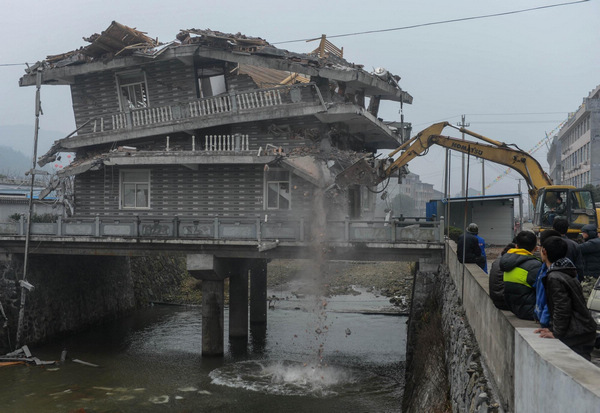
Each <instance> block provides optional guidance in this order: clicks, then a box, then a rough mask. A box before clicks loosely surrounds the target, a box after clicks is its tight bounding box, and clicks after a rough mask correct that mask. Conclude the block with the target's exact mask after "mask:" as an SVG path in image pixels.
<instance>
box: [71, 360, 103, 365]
mask: <svg viewBox="0 0 600 413" xmlns="http://www.w3.org/2000/svg"><path fill="white" fill-rule="evenodd" d="M73 362H74V363H79V364H83V365H84V366H90V367H100V366H99V365H97V364H93V363H88V362H87V361H83V360H79V359H73Z"/></svg>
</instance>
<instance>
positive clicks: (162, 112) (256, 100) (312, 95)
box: [79, 83, 325, 134]
mask: <svg viewBox="0 0 600 413" xmlns="http://www.w3.org/2000/svg"><path fill="white" fill-rule="evenodd" d="M307 92H308V93H307ZM298 103H314V104H320V105H323V106H325V102H324V101H323V97H322V96H321V93H320V91H319V89H318V88H317V86H316V85H315V84H314V83H305V84H297V85H291V86H280V87H276V88H270V89H255V90H244V91H231V92H229V93H228V94H224V95H219V96H212V97H207V98H202V99H196V100H193V101H189V102H182V103H179V104H175V105H169V106H159V107H149V108H143V109H135V110H132V111H130V112H119V113H115V114H112V115H108V116H106V117H98V118H96V119H94V120H93V121H91V122H90V124H88V125H85V126H84V127H82V128H81V129H80V130H79V133H80V134H86V133H96V132H105V131H111V130H120V129H132V128H137V127H144V126H151V125H161V124H168V123H172V122H174V121H178V120H182V119H193V118H200V117H205V116H213V115H219V114H228V113H230V114H235V113H240V112H245V111H253V110H261V109H265V108H271V107H277V106H285V105H292V104H298Z"/></svg>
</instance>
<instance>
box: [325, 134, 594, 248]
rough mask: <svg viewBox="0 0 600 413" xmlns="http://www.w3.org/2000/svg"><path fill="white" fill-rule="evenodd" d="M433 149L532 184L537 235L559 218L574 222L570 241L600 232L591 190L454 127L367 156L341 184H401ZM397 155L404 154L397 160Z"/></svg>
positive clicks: (501, 144) (508, 146)
mask: <svg viewBox="0 0 600 413" xmlns="http://www.w3.org/2000/svg"><path fill="white" fill-rule="evenodd" d="M446 127H451V128H454V129H456V130H458V131H460V132H461V133H464V134H467V135H469V136H471V137H474V138H476V139H478V140H480V141H483V142H477V141H468V140H463V139H459V138H453V137H450V136H444V135H441V133H442V131H443V129H444V128H446ZM433 145H439V146H442V147H444V148H447V149H449V150H453V151H457V152H462V153H465V154H469V155H472V156H475V157H477V158H481V159H485V160H486V161H490V162H494V163H497V164H501V165H505V166H507V167H509V168H512V169H514V170H515V171H517V172H518V173H519V174H520V175H521V176H522V177H523V178H524V180H525V182H526V183H527V188H528V193H529V197H530V199H531V202H532V204H533V205H534V217H533V220H532V223H533V230H534V231H535V232H536V233H539V232H540V231H544V230H546V229H550V228H552V223H553V221H554V219H556V218H559V217H561V218H565V219H567V221H568V222H569V231H568V234H567V235H568V236H569V237H577V236H578V235H579V233H580V229H581V227H583V226H584V225H586V224H594V225H595V226H596V227H598V222H599V220H598V210H597V209H596V204H595V202H594V197H593V194H592V192H591V191H589V190H586V189H581V188H576V187H574V186H570V185H554V184H553V182H552V179H551V178H550V176H549V175H548V174H547V173H546V172H545V171H544V169H543V168H542V166H541V165H540V163H539V162H538V161H537V160H536V159H535V158H534V157H532V156H531V155H530V154H529V153H527V152H525V151H523V150H521V149H520V148H519V147H518V146H517V145H515V144H507V143H504V142H500V141H496V140H494V139H490V138H488V137H486V136H483V135H480V134H478V133H476V132H473V131H470V130H468V129H465V128H464V127H460V128H459V127H456V126H453V125H451V124H450V123H448V122H439V123H435V124H433V125H431V126H429V127H428V128H426V129H424V130H422V131H421V132H419V133H418V134H417V135H415V136H414V137H412V138H411V139H409V140H407V141H406V142H404V143H403V144H402V145H400V146H399V147H398V148H396V149H395V150H393V151H392V152H390V153H389V154H388V155H387V156H386V157H383V158H381V159H380V158H379V157H376V156H373V155H369V156H366V157H363V158H362V159H360V160H359V161H358V162H356V163H354V164H353V165H351V166H350V167H349V168H347V169H346V170H344V171H343V172H341V173H340V174H338V175H337V176H336V178H335V183H336V185H337V186H338V187H340V188H347V187H350V186H352V185H366V186H368V187H373V186H377V185H378V184H380V183H381V182H383V181H385V180H386V179H390V178H391V177H392V176H398V178H399V179H401V178H402V177H403V176H404V175H406V174H407V173H408V169H407V165H408V162H410V161H411V160H412V159H414V158H415V157H417V156H426V155H427V153H428V151H429V148H431V147H432V146H433ZM397 154H400V155H399V156H398V158H397V159H395V160H394V156H396V155H397Z"/></svg>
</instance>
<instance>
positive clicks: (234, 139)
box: [204, 133, 250, 152]
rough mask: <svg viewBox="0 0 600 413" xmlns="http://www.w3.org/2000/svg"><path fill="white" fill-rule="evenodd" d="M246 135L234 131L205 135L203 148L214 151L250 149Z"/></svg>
mask: <svg viewBox="0 0 600 413" xmlns="http://www.w3.org/2000/svg"><path fill="white" fill-rule="evenodd" d="M248 139H249V137H248V135H242V134H239V133H236V134H234V135H205V136H204V150H205V151H208V152H215V151H227V152H231V151H235V152H237V151H247V150H249V149H250V145H249V141H248Z"/></svg>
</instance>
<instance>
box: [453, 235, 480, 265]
mask: <svg viewBox="0 0 600 413" xmlns="http://www.w3.org/2000/svg"><path fill="white" fill-rule="evenodd" d="M465 239H466V241H465ZM463 246H465V247H464V248H465V262H466V263H475V262H477V257H481V248H479V240H478V239H477V237H476V236H475V235H473V234H471V233H469V232H467V233H464V234H462V235H461V236H460V237H458V242H457V243H456V247H457V248H456V255H457V257H458V262H462V259H463Z"/></svg>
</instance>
